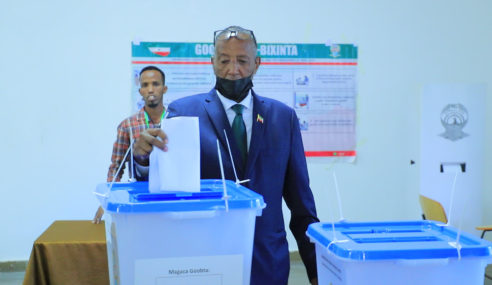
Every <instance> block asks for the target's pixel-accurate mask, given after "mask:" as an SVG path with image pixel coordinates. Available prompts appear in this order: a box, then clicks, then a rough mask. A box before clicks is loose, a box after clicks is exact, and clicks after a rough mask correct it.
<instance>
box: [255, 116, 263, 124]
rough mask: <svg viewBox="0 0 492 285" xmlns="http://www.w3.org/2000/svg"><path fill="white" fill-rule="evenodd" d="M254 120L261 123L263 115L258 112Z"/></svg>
mask: <svg viewBox="0 0 492 285" xmlns="http://www.w3.org/2000/svg"><path fill="white" fill-rule="evenodd" d="M256 121H257V122H260V123H262V124H263V117H262V116H260V114H258V116H257V117H256Z"/></svg>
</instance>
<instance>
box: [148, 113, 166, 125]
mask: <svg viewBox="0 0 492 285" xmlns="http://www.w3.org/2000/svg"><path fill="white" fill-rule="evenodd" d="M144 115H145V125H147V129H148V128H150V126H149V115H147V112H145V111H144ZM164 115H166V110H163V111H162V115H161V123H162V119H163V118H164ZM152 123H154V122H152Z"/></svg>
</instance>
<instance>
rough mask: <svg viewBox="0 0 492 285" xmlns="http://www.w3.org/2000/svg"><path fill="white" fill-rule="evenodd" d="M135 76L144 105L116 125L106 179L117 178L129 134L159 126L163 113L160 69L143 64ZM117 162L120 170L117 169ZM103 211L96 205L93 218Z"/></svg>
mask: <svg viewBox="0 0 492 285" xmlns="http://www.w3.org/2000/svg"><path fill="white" fill-rule="evenodd" d="M139 77H140V79H139V80H140V89H139V90H138V91H139V92H140V95H142V98H143V100H144V101H145V106H144V107H143V108H142V109H140V110H139V111H138V112H137V113H136V114H134V115H132V116H130V117H128V118H126V119H125V120H123V121H122V122H121V123H120V124H119V125H118V134H117V137H116V141H115V142H114V145H113V154H112V155H111V165H110V166H109V170H108V177H107V182H112V181H113V180H114V181H116V182H117V181H120V180H121V177H122V176H123V170H124V168H125V166H124V163H125V161H124V160H123V159H124V157H125V154H126V152H127V150H128V148H129V147H130V136H132V140H136V139H137V138H138V137H139V136H140V133H141V132H143V131H144V130H145V129H148V128H160V124H161V120H162V118H163V117H164V116H165V113H166V110H165V108H164V104H163V101H162V98H163V96H164V93H166V91H167V86H166V85H165V79H166V77H165V75H164V72H162V70H160V69H159V68H157V67H155V66H147V67H145V68H143V69H142V71H140V76H139ZM129 158H130V154H129V155H127V158H126V159H127V160H128V159H129ZM120 166H121V170H120V171H119V172H118V169H119V168H120ZM117 172H118V173H117ZM103 213H104V211H103V209H102V208H101V207H99V208H98V210H97V212H96V215H95V217H94V220H93V222H94V223H96V224H97V223H100V222H101V218H102V215H103Z"/></svg>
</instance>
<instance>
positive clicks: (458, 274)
mask: <svg viewBox="0 0 492 285" xmlns="http://www.w3.org/2000/svg"><path fill="white" fill-rule="evenodd" d="M307 235H308V236H309V238H310V240H311V242H313V243H315V245H316V262H317V268H318V280H319V284H333V285H340V284H344V285H355V284H357V285H366V284H378V285H389V284H392V285H393V284H399V285H401V284H403V285H405V284H408V285H410V284H412V285H413V284H446V285H453V284H456V285H458V284H459V285H463V284H467V285H473V284H476V285H479V284H480V285H483V283H484V274H485V267H486V266H487V264H488V263H491V262H492V257H491V256H492V243H490V242H488V241H485V240H481V239H479V238H478V237H475V236H472V235H470V234H467V233H463V232H459V231H458V230H457V229H455V228H453V227H450V226H447V225H445V224H441V223H437V222H433V221H401V222H360V223H357V222H339V223H334V224H331V223H315V224H311V225H310V226H309V227H308V231H307Z"/></svg>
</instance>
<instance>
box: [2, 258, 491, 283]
mask: <svg viewBox="0 0 492 285" xmlns="http://www.w3.org/2000/svg"><path fill="white" fill-rule="evenodd" d="M488 269H489V270H487V273H488V274H492V267H491V266H489V268H488ZM23 279H24V272H0V285H21V284H22V280H23ZM289 284H290V285H304V284H309V283H308V281H307V277H306V271H305V269H304V265H302V263H301V262H300V261H294V262H292V264H291V268H290V276H289ZM484 285H492V280H490V279H487V278H485V283H484Z"/></svg>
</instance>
